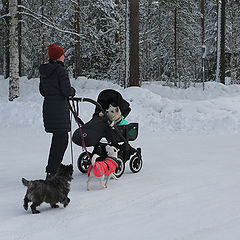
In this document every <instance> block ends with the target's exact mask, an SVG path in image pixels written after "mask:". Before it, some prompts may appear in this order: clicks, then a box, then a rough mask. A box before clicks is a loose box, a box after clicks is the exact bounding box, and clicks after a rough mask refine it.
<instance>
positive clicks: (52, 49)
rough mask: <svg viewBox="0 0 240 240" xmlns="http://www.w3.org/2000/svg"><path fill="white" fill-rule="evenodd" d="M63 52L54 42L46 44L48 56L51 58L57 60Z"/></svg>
mask: <svg viewBox="0 0 240 240" xmlns="http://www.w3.org/2000/svg"><path fill="white" fill-rule="evenodd" d="M63 54H64V50H63V49H62V48H61V47H59V46H57V45H54V44H50V45H49V46H48V56H49V58H50V59H52V60H57V59H59V58H60V57H61V56H62V55H63Z"/></svg>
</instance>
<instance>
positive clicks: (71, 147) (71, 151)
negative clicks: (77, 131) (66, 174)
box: [70, 112, 73, 165]
mask: <svg viewBox="0 0 240 240" xmlns="http://www.w3.org/2000/svg"><path fill="white" fill-rule="evenodd" d="M72 115H73V113H72V112H71V116H70V119H71V120H70V121H71V130H70V139H71V140H70V143H71V144H70V154H71V160H72V165H73V143H72Z"/></svg>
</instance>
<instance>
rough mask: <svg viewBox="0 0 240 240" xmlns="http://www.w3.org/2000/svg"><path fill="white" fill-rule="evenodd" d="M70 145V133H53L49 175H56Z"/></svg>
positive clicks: (47, 168)
mask: <svg viewBox="0 0 240 240" xmlns="http://www.w3.org/2000/svg"><path fill="white" fill-rule="evenodd" d="M67 145H68V133H60V134H57V133H53V136H52V143H51V147H50V151H49V156H48V165H47V167H46V172H47V173H52V174H55V173H56V171H57V169H58V167H59V165H60V163H61V162H62V160H63V156H64V153H65V151H66V149H67Z"/></svg>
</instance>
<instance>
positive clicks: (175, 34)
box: [174, 8, 178, 87]
mask: <svg viewBox="0 0 240 240" xmlns="http://www.w3.org/2000/svg"><path fill="white" fill-rule="evenodd" d="M174 63H175V71H174V86H175V87H177V78H178V66H177V9H176V8H175V10H174Z"/></svg>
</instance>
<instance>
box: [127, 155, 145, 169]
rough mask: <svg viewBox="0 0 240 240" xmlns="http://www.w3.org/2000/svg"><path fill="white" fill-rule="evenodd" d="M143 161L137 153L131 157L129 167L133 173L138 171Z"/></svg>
mask: <svg viewBox="0 0 240 240" xmlns="http://www.w3.org/2000/svg"><path fill="white" fill-rule="evenodd" d="M142 165H143V161H142V158H141V157H140V156H138V154H136V155H134V156H132V157H131V160H130V163H129V167H130V169H131V171H132V172H133V173H138V172H139V171H140V170H141V169H142Z"/></svg>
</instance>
